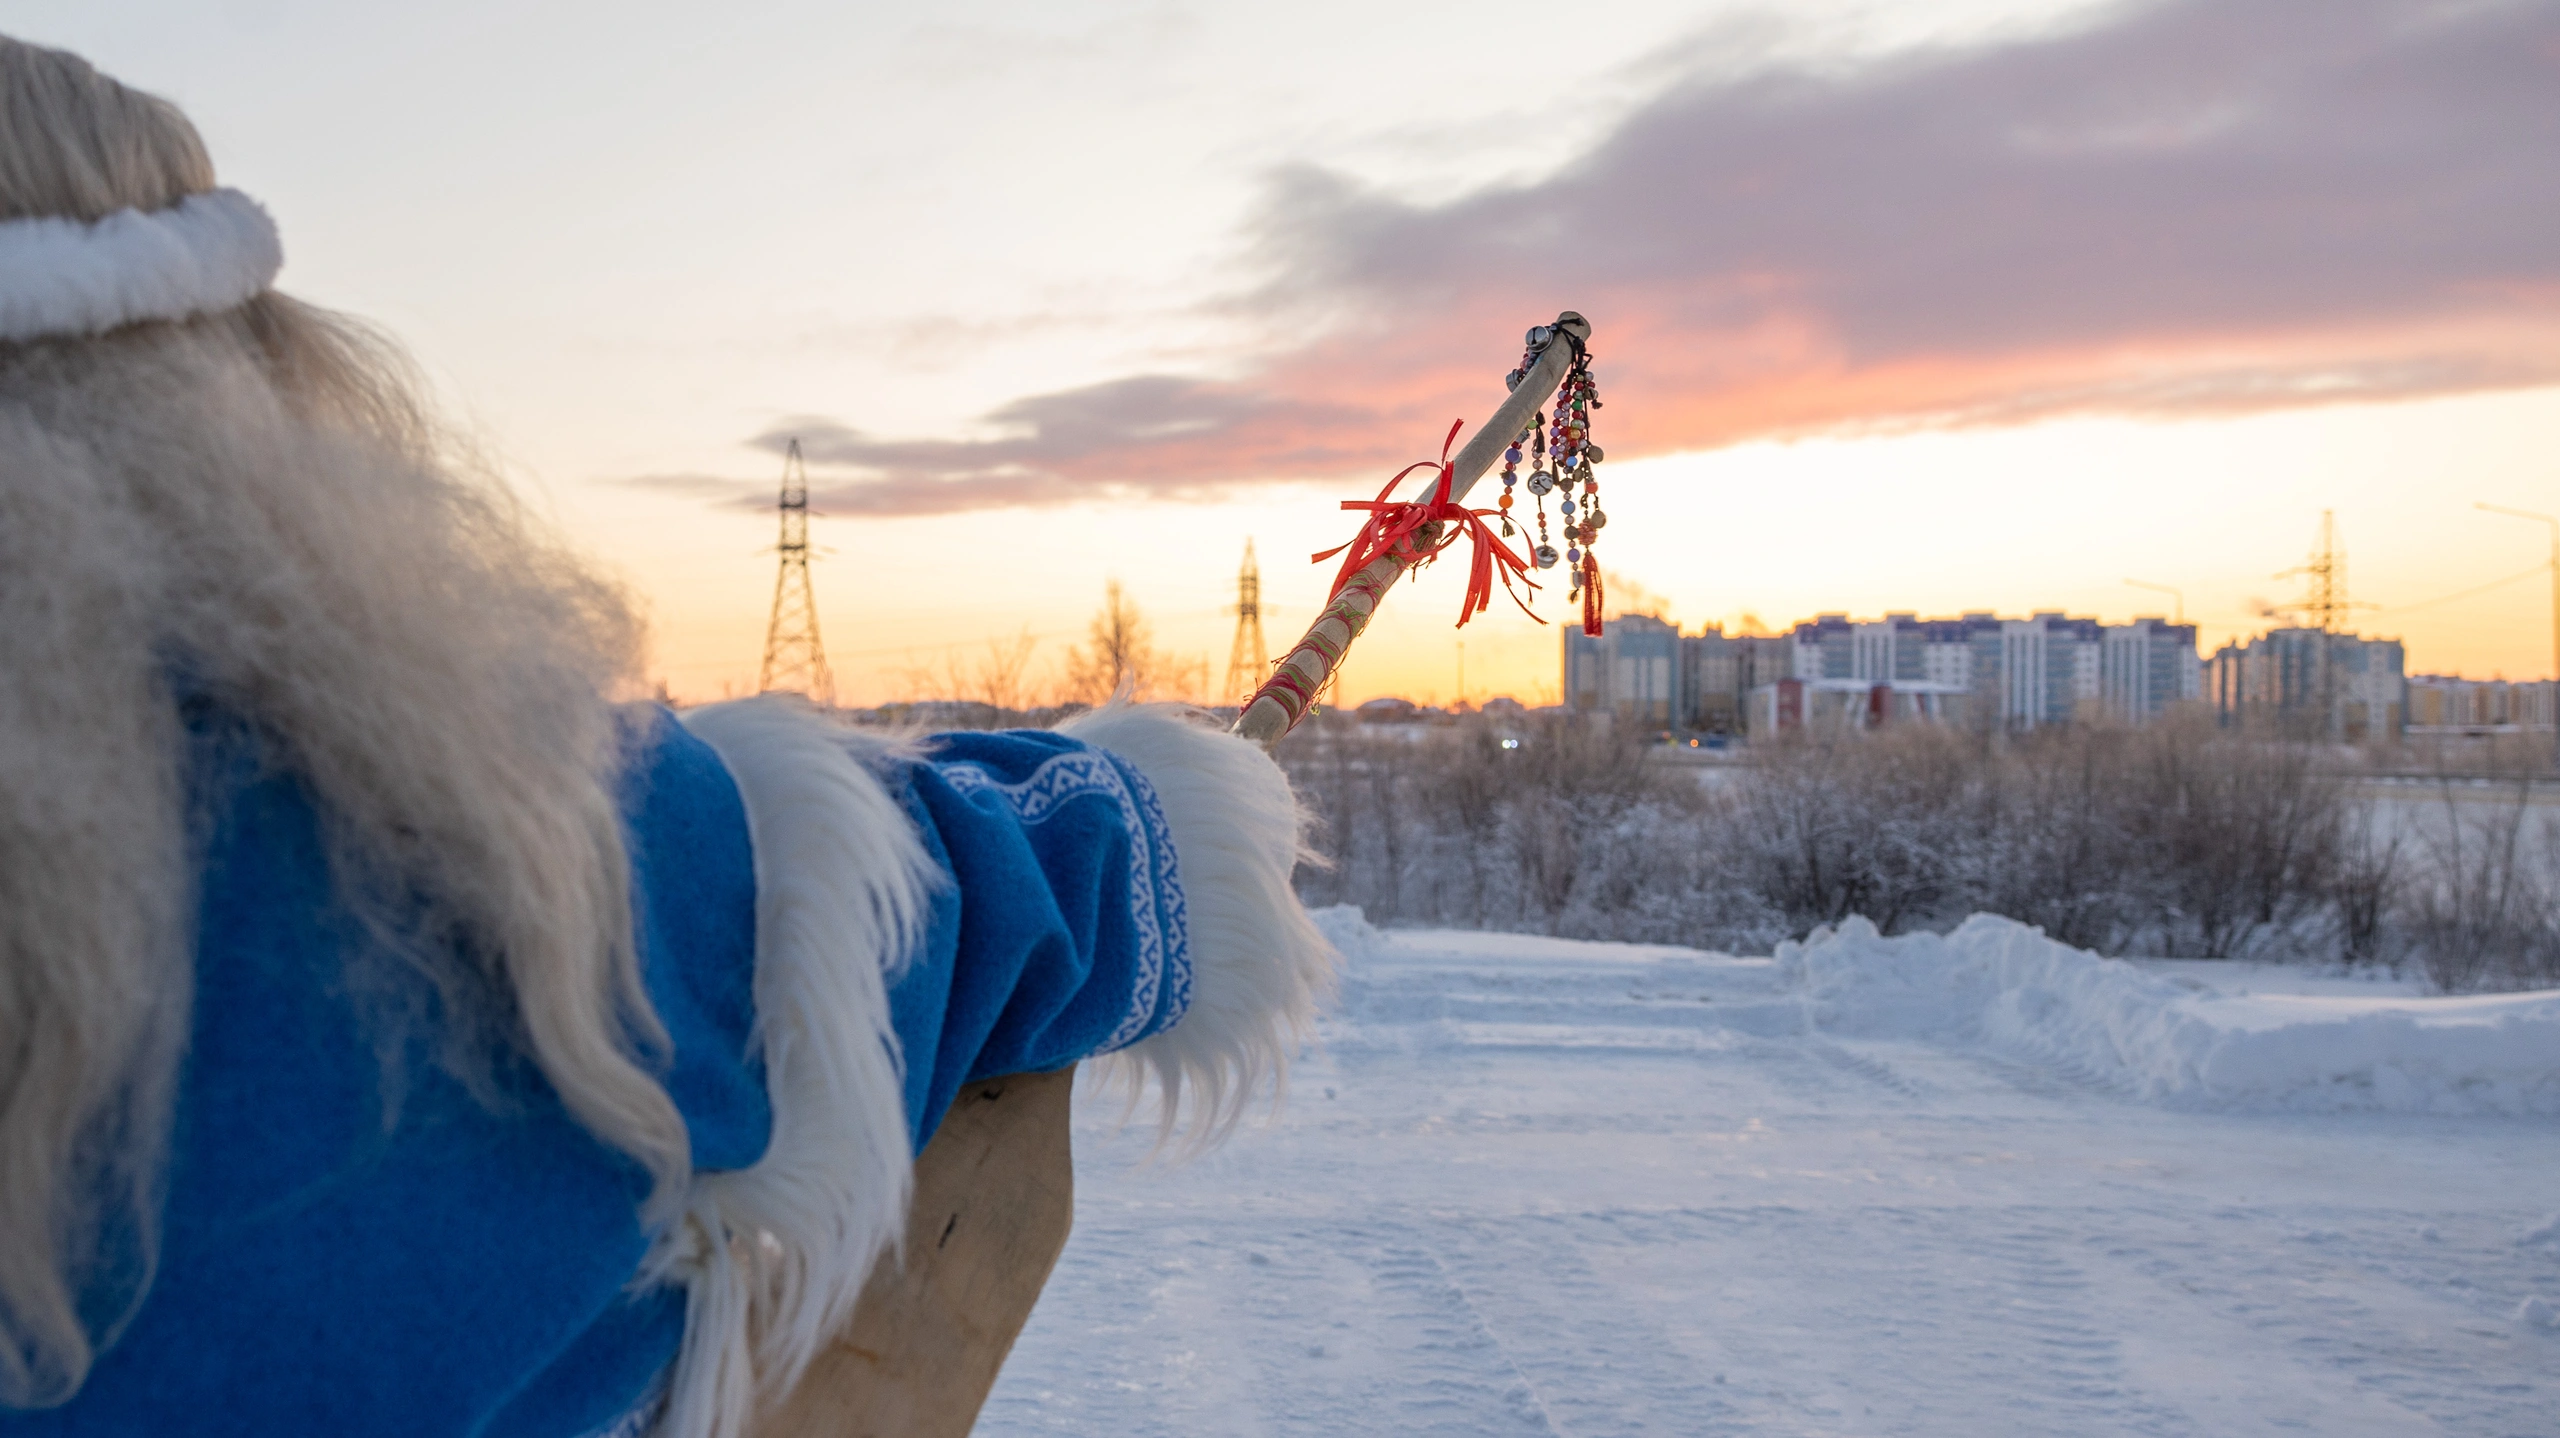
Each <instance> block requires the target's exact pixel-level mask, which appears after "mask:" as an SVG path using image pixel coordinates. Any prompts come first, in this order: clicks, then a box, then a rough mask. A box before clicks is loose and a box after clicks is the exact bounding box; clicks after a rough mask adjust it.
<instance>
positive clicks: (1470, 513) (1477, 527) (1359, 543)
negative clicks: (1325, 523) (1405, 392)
mask: <svg viewBox="0 0 2560 1438" xmlns="http://www.w3.org/2000/svg"><path fill="white" fill-rule="evenodd" d="M1466 424H1467V422H1466V421H1465V420H1463V419H1462V420H1458V421H1455V422H1454V423H1452V424H1451V425H1450V426H1449V437H1448V438H1446V439H1444V440H1442V441H1440V481H1439V483H1437V484H1434V485H1433V486H1432V487H1431V489H1430V492H1429V493H1427V494H1425V495H1424V496H1423V497H1422V498H1420V499H1413V500H1403V501H1391V500H1389V499H1388V498H1387V496H1388V495H1390V494H1392V493H1394V492H1395V487H1396V486H1397V485H1399V484H1401V483H1403V482H1404V477H1405V476H1406V475H1408V474H1411V473H1413V472H1414V471H1415V470H1417V469H1428V468H1430V467H1431V461H1430V460H1427V459H1426V460H1420V461H1417V462H1415V463H1413V464H1408V465H1406V466H1405V467H1404V468H1402V469H1400V470H1398V471H1396V477H1395V478H1393V479H1390V480H1388V481H1387V484H1386V488H1384V489H1381V490H1379V491H1378V497H1377V498H1376V499H1346V500H1344V501H1343V502H1342V507H1343V508H1345V509H1365V510H1367V511H1369V522H1368V523H1366V524H1364V525H1362V526H1360V532H1359V533H1358V534H1356V535H1353V536H1352V538H1351V542H1350V543H1349V544H1339V545H1336V546H1334V547H1333V548H1331V549H1328V550H1325V551H1324V552H1322V553H1320V554H1317V555H1315V556H1314V557H1313V558H1312V559H1310V560H1309V561H1308V562H1309V563H1313V564H1321V563H1323V562H1324V561H1326V560H1328V559H1331V558H1332V557H1333V556H1335V555H1337V554H1340V553H1342V552H1343V551H1344V550H1346V549H1347V550H1349V551H1351V554H1350V557H1349V558H1347V559H1345V560H1343V561H1342V572H1341V573H1339V574H1336V575H1335V576H1334V577H1333V592H1332V593H1330V594H1328V595H1326V596H1325V602H1326V603H1328V604H1330V603H1332V602H1333V601H1334V600H1335V599H1337V598H1339V597H1340V596H1341V594H1342V590H1343V586H1345V585H1347V584H1349V583H1350V582H1351V580H1352V577H1353V576H1355V575H1357V574H1358V573H1359V572H1360V571H1361V570H1363V569H1366V568H1368V567H1369V566H1370V564H1372V563H1374V562H1375V561H1376V560H1377V559H1378V558H1379V557H1380V556H1381V555H1388V554H1392V555H1394V556H1396V557H1397V558H1399V559H1401V560H1403V561H1404V562H1405V563H1406V564H1408V565H1414V564H1421V563H1423V562H1425V561H1427V560H1430V559H1434V558H1437V557H1438V556H1439V554H1440V551H1442V550H1444V549H1447V548H1448V547H1449V546H1450V545H1453V544H1455V543H1457V542H1458V540H1459V538H1460V536H1462V535H1463V536H1465V537H1466V538H1468V539H1469V540H1471V541H1473V543H1474V552H1473V554H1472V555H1471V556H1470V559H1469V563H1468V566H1467V592H1466V596H1465V597H1464V598H1463V599H1461V600H1459V602H1458V624H1459V626H1460V627H1461V628H1463V627H1465V625H1466V622H1467V621H1468V620H1470V619H1473V618H1474V617H1476V616H1477V615H1479V614H1482V613H1483V612H1484V611H1485V608H1486V606H1488V605H1490V604H1491V603H1492V602H1493V579H1494V576H1495V575H1497V574H1499V575H1501V576H1502V590H1503V592H1504V593H1505V594H1508V595H1510V596H1511V602H1512V603H1514V604H1517V605H1519V606H1520V612H1521V613H1523V614H1526V615H1528V616H1529V617H1530V618H1531V619H1538V614H1537V611H1536V610H1533V609H1531V608H1530V607H1529V605H1528V602H1527V601H1525V600H1523V599H1522V598H1521V597H1520V591H1518V590H1517V589H1514V588H1512V587H1511V581H1512V580H1513V579H1514V578H1515V577H1516V578H1517V579H1519V580H1520V582H1521V583H1523V584H1526V585H1528V586H1529V587H1530V588H1531V589H1535V588H1537V587H1538V582H1537V581H1536V580H1534V579H1531V578H1530V577H1529V562H1528V561H1527V560H1525V559H1522V558H1521V557H1520V556H1519V555H1517V554H1514V553H1512V552H1511V550H1510V548H1509V547H1508V546H1507V545H1505V544H1504V543H1503V542H1502V541H1501V540H1499V539H1497V538H1495V537H1494V533H1493V531H1492V530H1490V529H1488V528H1486V527H1485V520H1486V519H1488V518H1491V517H1492V516H1495V515H1498V514H1500V513H1501V511H1500V510H1496V509H1469V508H1467V507H1466V506H1465V505H1463V504H1457V503H1454V502H1452V501H1451V500H1450V498H1449V488H1450V485H1451V483H1452V482H1453V481H1454V479H1455V477H1456V476H1455V474H1454V472H1453V471H1452V469H1451V467H1450V463H1449V446H1450V445H1452V444H1455V443H1457V439H1458V431H1459V430H1461V429H1464V428H1466ZM1444 520H1445V521H1447V523H1448V528H1446V529H1444V530H1443V531H1441V533H1440V536H1439V537H1438V538H1437V539H1432V538H1429V537H1428V536H1426V535H1425V534H1424V533H1423V531H1424V530H1425V529H1426V528H1427V527H1428V526H1430V525H1432V524H1434V523H1437V522H1440V521H1444ZM1538 622H1539V623H1540V624H1544V623H1546V622H1547V621H1545V620H1543V619H1538Z"/></svg>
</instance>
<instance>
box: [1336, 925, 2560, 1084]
mask: <svg viewBox="0 0 2560 1438" xmlns="http://www.w3.org/2000/svg"><path fill="white" fill-rule="evenodd" d="M1363 927H1365V926H1363ZM1777 970H1778V975H1779V980H1780V983H1781V985H1782V986H1784V987H1785V988H1788V989H1790V990H1792V991H1794V992H1795V993H1796V994H1797V995H1798V997H1799V998H1800V999H1801V1001H1802V1002H1803V1003H1804V1005H1805V1009H1806V1018H1807V1022H1808V1024H1809V1026H1811V1027H1814V1028H1818V1029H1822V1030H1825V1031H1828V1032H1834V1033H1839V1034H1843V1035H1848V1036H1855V1037H1869V1038H1906V1039H1920V1040H1929V1041H1936V1042H1946V1043H1954V1044H1972V1045H1979V1046H1981V1047H1984V1048H1988V1049H1990V1050H1993V1051H1995V1052H1999V1053H2003V1054H2006V1055H2010V1056H2013V1057H2017V1058H2022V1059H2027V1060H2031V1061H2033V1062H2035V1063H2037V1064H2039V1065H2042V1066H2044V1067H2048V1068H2055V1069H2060V1070H2063V1071H2065V1072H2068V1073H2072V1074H2075V1075H2078V1076H2079V1077H2081V1078H2083V1079H2086V1080H2088V1081H2090V1082H2094V1083H2098V1084H2102V1085H2105V1086H2107V1087H2110V1088H2114V1089H2117V1090H2120V1091H2122V1092H2125V1093H2128V1094H2131V1095H2133V1096H2136V1097H2139V1098H2143V1099H2147V1100H2150V1101H2153V1102H2160V1103H2168V1104H2176V1105H2182V1106H2184V1105H2195V1106H2203V1107H2224V1106H2236V1107H2245V1108H2278V1109H2296V1110H2342V1109H2357V1110H2378V1111H2384V1112H2394V1113H2484V1112H2486V1113H2511V1114H2560V992H2545V993H2533V994H2503V995H2496V996H2491V997H2480V998H2417V997H2407V996H2389V997H2375V998H2359V997H2335V996H2308V995H2263V994H2262V995H2249V996H2236V995H2227V994H2216V993H2211V992H2198V991H2196V990H2194V989H2192V988H2189V987H2186V986H2182V985H2180V984H2177V983H2174V982H2171V981H2169V980H2167V979H2163V978H2159V977H2155V976H2153V975H2151V974H2146V973H2144V972H2143V971H2141V970H2140V969H2137V968H2135V967H2134V966H2133V965H2131V964H2127V963H2124V962H2121V961H2118V960H2114V959H2106V958H2101V957H2099V956H2098V955H2096V954H2093V953H2090V952H2088V951H2086V950H2083V949H2075V948H2071V947H2069V946H2067V945H2064V944H2059V943H2056V942H2054V941H2053V940H2051V939H2048V938H2046V937H2045V936H2044V934H2043V933H2042V932H2041V931H2039V930H2037V929H2034V928H2030V927H2028V926H2027V925H2024V924H2020V923H2016V922H2014V921H2011V920H2008V919H2001V918H1995V917H1993V916H1991V915H1988V914H1977V915H1975V916H1974V917H1973V918H1971V919H1968V920H1966V921H1965V923H1964V926H1963V927H1961V928H1959V929H1957V930H1956V931H1955V932H1954V933H1952V934H1948V935H1945V936H1944V937H1941V936H1939V935H1936V934H1906V935H1900V936H1897V937H1894V938H1885V937H1883V936H1882V935H1880V934H1878V933H1877V932H1876V928H1875V926H1874V925H1873V924H1870V923H1868V922H1867V921H1866V920H1865V919H1850V920H1849V921H1847V922H1846V923H1844V924H1842V925H1841V926H1840V928H1839V930H1838V931H1837V932H1832V931H1828V930H1822V929H1817V930H1815V931H1814V933H1813V934H1812V935H1810V936H1809V937H1808V938H1806V940H1805V941H1804V942H1802V943H1793V942H1790V943H1785V944H1781V945H1779V946H1778V953H1777Z"/></svg>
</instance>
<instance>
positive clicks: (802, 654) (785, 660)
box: [756, 439, 836, 704]
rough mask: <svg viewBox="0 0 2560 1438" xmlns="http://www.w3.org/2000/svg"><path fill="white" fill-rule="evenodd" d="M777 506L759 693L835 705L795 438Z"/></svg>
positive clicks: (804, 477) (805, 476) (805, 478)
mask: <svg viewBox="0 0 2560 1438" xmlns="http://www.w3.org/2000/svg"><path fill="white" fill-rule="evenodd" d="M779 507H780V509H781V511H782V538H781V541H780V542H779V543H777V544H776V545H775V546H774V550H775V552H776V553H778V554H780V555H781V556H782V570H781V572H780V573H779V574H776V575H775V576H774V578H773V620H772V622H771V623H769V624H767V625H766V626H765V631H764V669H763V671H762V672H761V673H759V674H758V675H757V676H756V689H757V691H758V692H759V693H770V692H772V691H773V690H776V689H796V690H798V691H800V692H801V693H803V694H806V695H808V696H809V697H810V698H812V699H815V700H817V701H818V702H819V703H821V704H832V703H834V702H835V697H836V681H835V676H834V675H833V674H830V673H828V672H827V647H826V646H825V645H824V644H822V643H820V642H819V641H818V599H817V596H816V594H814V593H812V592H811V590H810V588H809V471H808V469H807V467H806V466H804V465H803V464H802V463H801V462H800V441H799V440H797V439H794V440H792V441H791V448H790V449H789V450H788V451H786V452H785V453H784V454H783V457H782V499H781V503H780V506H779Z"/></svg>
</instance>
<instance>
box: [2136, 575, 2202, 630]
mask: <svg viewBox="0 0 2560 1438" xmlns="http://www.w3.org/2000/svg"><path fill="white" fill-rule="evenodd" d="M2125 583H2127V584H2130V585H2132V586H2133V587H2134V588H2136V589H2153V590H2157V591H2159V592H2160V593H2162V594H2165V595H2168V596H2169V597H2170V598H2171V599H2174V600H2176V601H2177V602H2178V623H2180V624H2185V623H2186V622H2187V596H2185V595H2184V594H2181V593H2179V592H2178V591H2177V590H2174V589H2171V588H2170V587H2169V586H2168V585H2165V584H2153V583H2151V582H2150V581H2149V580H2145V579H2128V580H2126V581H2125Z"/></svg>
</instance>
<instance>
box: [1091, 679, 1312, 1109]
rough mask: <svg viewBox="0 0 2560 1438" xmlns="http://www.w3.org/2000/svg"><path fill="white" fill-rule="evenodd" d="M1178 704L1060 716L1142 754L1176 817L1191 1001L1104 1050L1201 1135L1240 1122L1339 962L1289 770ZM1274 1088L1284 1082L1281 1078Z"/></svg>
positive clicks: (1111, 1066)
mask: <svg viewBox="0 0 2560 1438" xmlns="http://www.w3.org/2000/svg"><path fill="white" fill-rule="evenodd" d="M1205 720H1206V716H1205V715H1201V714H1199V712H1198V711H1197V710H1193V709H1191V708H1189V707H1188V706H1185V705H1179V704H1144V705H1124V704H1114V705H1109V706H1106V707H1104V708H1101V709H1097V710H1094V711H1092V712H1091V713H1088V714H1082V715H1078V716H1077V717H1076V718H1074V719H1071V720H1069V721H1067V722H1066V723H1064V724H1061V725H1059V726H1058V731H1059V732H1060V733H1062V734H1068V735H1072V736H1073V737H1075V738H1078V739H1081V740H1083V741H1084V742H1086V743H1088V744H1091V745H1094V746H1095V747H1097V748H1101V749H1107V750H1109V751H1110V752H1112V753H1113V754H1116V755H1118V756H1120V757H1121V758H1123V759H1125V760H1127V761H1129V762H1130V763H1131V764H1133V765H1135V766H1137V769H1138V772H1139V773H1141V774H1144V775H1145V776H1146V778H1147V782H1148V783H1149V784H1151V785H1153V786H1154V787H1155V791H1156V797H1157V798H1158V799H1159V800H1160V801H1161V802H1162V803H1163V805H1164V814H1165V822H1166V825H1167V827H1168V828H1170V829H1171V830H1172V831H1173V848H1174V853H1175V855H1176V857H1177V858H1178V860H1179V861H1180V865H1181V870H1182V888H1183V898H1184V902H1185V903H1186V904H1187V905H1188V907H1189V909H1190V922H1191V963H1192V991H1191V1009H1190V1012H1188V1013H1187V1014H1185V1015H1184V1016H1183V1017H1182V1020H1181V1021H1180V1022H1179V1023H1177V1024H1175V1025H1174V1026H1173V1027H1172V1028H1170V1029H1167V1030H1166V1031H1165V1032H1163V1033H1160V1034H1157V1035H1155V1036H1154V1037H1152V1038H1148V1039H1143V1040H1141V1041H1139V1042H1138V1043H1136V1044H1133V1045H1131V1046H1130V1047H1129V1048H1127V1049H1124V1050H1122V1051H1120V1052H1119V1053H1116V1054H1112V1055H1110V1056H1108V1057H1106V1058H1103V1059H1101V1060H1098V1061H1097V1062H1096V1065H1095V1066H1096V1069H1097V1071H1098V1072H1099V1073H1100V1074H1101V1075H1102V1076H1103V1077H1104V1079H1105V1081H1107V1082H1108V1081H1117V1082H1119V1083H1122V1084H1125V1085H1126V1086H1127V1087H1128V1090H1129V1092H1130V1095H1131V1097H1132V1098H1135V1097H1136V1096H1137V1094H1138V1091H1139V1089H1140V1088H1141V1087H1143V1085H1144V1083H1145V1081H1146V1078H1147V1077H1148V1075H1149V1074H1152V1075H1153V1076H1154V1077H1155V1079H1156V1080H1157V1083H1158V1086H1159V1088H1160V1093H1159V1095H1158V1106H1159V1108H1158V1111H1159V1114H1160V1116H1161V1125H1162V1132H1163V1134H1164V1136H1165V1137H1167V1138H1171V1137H1173V1136H1174V1134H1175V1133H1176V1131H1177V1129H1178V1128H1180V1127H1182V1126H1184V1122H1185V1117H1186V1116H1185V1114H1184V1113H1183V1110H1184V1108H1185V1103H1184V1098H1185V1093H1186V1091H1187V1092H1188V1095H1189V1101H1190V1102H1189V1106H1190V1109H1191V1113H1190V1114H1189V1115H1188V1120H1189V1127H1190V1129H1191V1133H1190V1140H1191V1143H1192V1144H1193V1145H1194V1146H1206V1145H1207V1144H1209V1143H1212V1142H1214V1141H1216V1140H1217V1139H1218V1138H1219V1137H1221V1136H1223V1135H1224V1134H1225V1133H1226V1132H1227V1131H1228V1130H1229V1129H1231V1128H1233V1127H1234V1125H1235V1122H1236V1120H1237V1119H1238V1118H1239V1117H1240V1116H1241V1115H1242V1114H1243V1112H1244V1108H1245V1105H1246V1103H1247V1102H1248V1101H1250V1099H1251V1098H1252V1096H1253V1094H1254V1092H1255V1090H1256V1089H1257V1088H1258V1087H1259V1086H1260V1085H1261V1083H1262V1081H1263V1080H1264V1079H1265V1078H1266V1077H1267V1078H1270V1079H1272V1080H1273V1081H1274V1084H1275V1090H1276V1086H1277V1084H1278V1082H1279V1081H1280V1080H1282V1079H1283V1078H1285V1077H1286V1074H1287V1071H1288V1066H1289V1058H1290V1056H1291V1054H1292V1053H1294V1052H1295V1051H1296V1049H1297V1047H1298V1046H1299V1045H1300V1044H1301V1043H1303V1042H1304V1041H1305V1040H1306V1039H1307V1037H1308V1036H1309V1035H1310V1034H1311V1033H1312V1032H1313V1029H1314V1026H1315V1014H1316V1005H1317V1004H1318V1003H1319V1002H1320V1001H1321V1000H1322V999H1323V998H1324V997H1326V996H1327V995H1328V994H1330V993H1331V992H1332V989H1333V985H1334V982H1335V976H1336V971H1337V969H1338V967H1339V965H1340V962H1341V956H1340V954H1338V953H1337V952H1336V951H1335V950H1334V947H1333V945H1332V944H1331V943H1329V942H1327V941H1326V939H1325V937H1324V935H1323V934H1322V933H1320V932H1318V931H1317V929H1316V926H1315V924H1314V923H1313V922H1312V921H1311V920H1309V919H1308V918H1307V911H1306V909H1305V908H1304V907H1303V906H1302V905H1300V904H1299V902H1298V896H1297V893H1296V891H1295V890H1293V889H1292V888H1291V887H1290V883H1289V880H1290V875H1291V874H1292V873H1293V872H1294V871H1295V870H1296V868H1297V864H1298V859H1299V856H1300V855H1301V853H1302V852H1303V851H1304V840H1305V834H1306V818H1305V816H1304V814H1303V813H1302V812H1301V811H1300V810H1299V808H1298V800H1297V796H1296V795H1295V794H1293V793H1291V792H1290V789H1289V779H1288V776H1287V775H1285V774H1283V773H1281V772H1280V766H1279V765H1277V764H1275V763H1273V762H1271V756H1269V755H1268V754H1265V753H1263V752H1262V750H1261V748H1260V747H1259V746H1257V745H1255V744H1253V743H1251V742H1250V741H1248V740H1244V739H1239V738H1237V737H1236V736H1234V735H1232V734H1229V733H1227V732H1226V731H1225V730H1223V729H1220V728H1216V727H1213V726H1212V725H1211V724H1209V723H1207V722H1205ZM1275 1096H1276V1092H1275Z"/></svg>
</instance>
